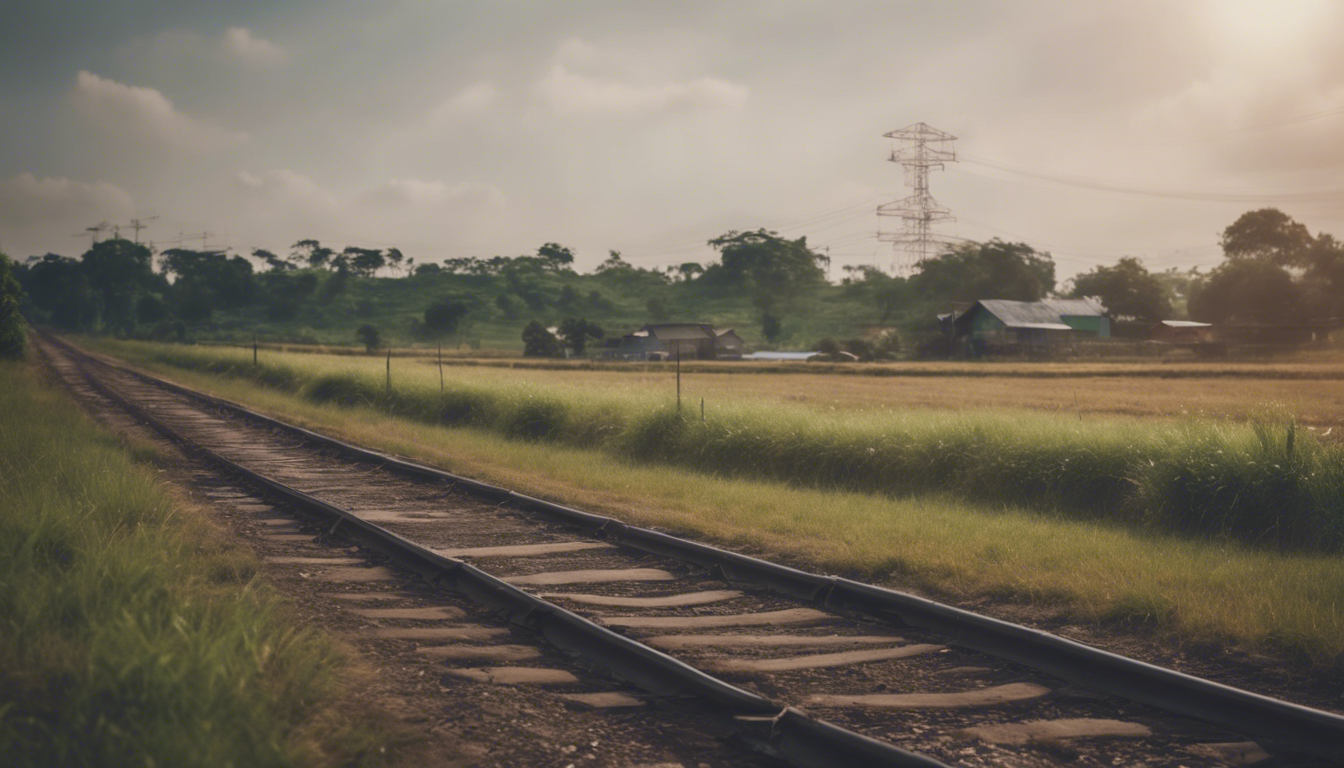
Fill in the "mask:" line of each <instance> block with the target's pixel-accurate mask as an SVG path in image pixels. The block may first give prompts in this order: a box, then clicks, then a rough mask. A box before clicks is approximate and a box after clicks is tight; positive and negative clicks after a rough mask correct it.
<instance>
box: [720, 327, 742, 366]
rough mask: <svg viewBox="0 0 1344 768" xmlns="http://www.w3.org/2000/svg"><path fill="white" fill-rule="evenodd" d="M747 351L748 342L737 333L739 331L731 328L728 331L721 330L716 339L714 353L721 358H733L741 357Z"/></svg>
mask: <svg viewBox="0 0 1344 768" xmlns="http://www.w3.org/2000/svg"><path fill="white" fill-rule="evenodd" d="M745 351H746V342H744V341H742V337H741V336H738V335H737V331H734V330H733V329H732V328H729V329H728V330H726V331H719V333H718V336H717V337H716V338H715V339H714V355H715V357H718V358H720V359H722V358H729V359H733V360H737V359H740V358H741V357H742V353H743V352H745Z"/></svg>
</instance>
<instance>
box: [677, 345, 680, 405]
mask: <svg viewBox="0 0 1344 768" xmlns="http://www.w3.org/2000/svg"><path fill="white" fill-rule="evenodd" d="M677 413H681V342H680V341H678V342H677Z"/></svg>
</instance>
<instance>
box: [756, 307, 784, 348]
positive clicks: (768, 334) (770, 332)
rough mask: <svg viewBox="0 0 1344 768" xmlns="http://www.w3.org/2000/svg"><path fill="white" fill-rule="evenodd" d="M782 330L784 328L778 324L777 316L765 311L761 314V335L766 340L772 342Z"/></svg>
mask: <svg viewBox="0 0 1344 768" xmlns="http://www.w3.org/2000/svg"><path fill="white" fill-rule="evenodd" d="M783 330H784V328H783V326H782V325H780V322H779V318H778V317H777V316H775V315H774V314H773V313H770V312H766V313H765V314H763V315H761V335H762V336H764V337H765V340H766V341H769V342H774V340H775V339H778V338H779V334H780V332H782V331H783Z"/></svg>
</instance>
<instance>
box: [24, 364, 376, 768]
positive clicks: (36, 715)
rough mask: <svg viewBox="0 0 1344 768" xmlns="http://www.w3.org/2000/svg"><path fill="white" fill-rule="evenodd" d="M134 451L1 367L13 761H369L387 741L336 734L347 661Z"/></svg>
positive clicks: (352, 728)
mask: <svg viewBox="0 0 1344 768" xmlns="http://www.w3.org/2000/svg"><path fill="white" fill-rule="evenodd" d="M136 450H137V453H136V454H135V456H133V455H131V454H128V453H127V452H126V451H125V449H124V447H123V446H122V445H120V444H119V443H117V442H116V441H115V440H114V438H113V437H112V436H111V435H109V434H108V433H106V432H104V431H102V430H100V429H99V428H97V427H96V426H95V425H94V424H93V423H92V422H91V421H89V420H88V419H86V418H85V417H84V416H83V415H82V414H81V413H80V411H79V410H78V409H77V408H74V407H72V404H71V402H70V401H69V399H68V398H67V397H65V396H64V395H63V394H60V393H57V392H55V391H54V390H53V389H52V388H50V387H46V386H44V385H43V384H42V383H41V382H40V379H39V376H38V374H37V373H36V371H35V370H34V369H33V368H32V367H31V366H30V365H27V364H23V363H7V362H0V478H3V479H4V480H3V482H0V510H4V512H3V514H0V754H4V755H6V756H7V757H6V758H5V763H6V764H7V765H13V766H51V765H87V766H103V765H105V766H114V765H116V766H122V765H148V766H152V765H161V766H195V765H199V766H207V765H209V766H221V765H237V766H242V765H258V766H263V765H265V766H269V765H333V764H350V763H359V762H360V761H361V760H362V758H360V754H361V753H362V752H363V751H364V750H365V749H367V748H370V747H374V746H376V744H377V741H376V739H380V738H383V737H384V736H385V735H384V734H378V733H376V732H375V731H374V726H372V725H368V724H364V723H361V722H355V723H349V722H341V721H342V720H344V719H345V717H346V715H347V714H348V713H346V712H344V711H343V709H342V707H344V706H345V705H344V704H342V703H341V702H342V701H343V698H344V696H345V690H346V689H345V685H346V683H345V682H343V680H344V679H345V677H344V676H345V675H346V670H347V662H346V661H345V659H344V657H343V655H342V653H341V652H340V651H339V649H337V648H336V647H335V646H333V645H332V644H331V643H330V642H328V641H326V640H325V639H323V638H322V637H319V636H317V635H316V634H313V633H311V632H309V631H307V630H304V629H300V628H298V626H297V624H296V622H295V620H294V619H293V618H292V617H291V616H290V615H289V614H288V612H287V608H286V606H285V604H284V603H283V601H282V600H281V599H280V598H279V597H278V596H277V595H276V594H274V593H273V592H272V591H271V590H270V589H269V588H268V587H267V586H266V585H265V584H264V583H263V582H262V581H261V580H260V579H259V578H258V577H257V567H258V564H257V562H256V560H255V558H254V557H253V556H252V554H251V553H250V552H249V551H247V550H244V549H240V548H238V547H236V546H235V545H232V544H230V543H229V542H228V541H226V540H225V538H224V536H223V534H222V533H221V532H219V531H218V530H216V529H215V528H214V527H212V526H211V525H210V524H208V523H207V522H205V520H204V518H203V517H202V516H201V515H199V514H198V513H197V512H196V511H195V510H192V509H190V508H186V507H184V506H183V505H182V503H181V502H180V501H179V500H175V499H174V498H173V497H171V496H170V495H169V494H168V493H167V492H166V491H165V489H164V487H163V486H162V485H161V483H160V482H159V481H158V480H157V479H156V473H155V471H154V469H153V468H152V467H151V466H147V465H146V462H147V461H148V459H149V458H151V457H152V449H148V448H139V449H136ZM375 751H376V750H375Z"/></svg>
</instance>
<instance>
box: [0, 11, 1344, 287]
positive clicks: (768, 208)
mask: <svg viewBox="0 0 1344 768" xmlns="http://www.w3.org/2000/svg"><path fill="white" fill-rule="evenodd" d="M0 19H3V21H4V25H3V31H0V41H2V42H3V46H0V71H2V72H3V73H4V77H3V80H0V109H3V112H4V114H6V115H7V116H9V118H10V119H9V120H7V121H6V122H5V123H4V125H3V127H0V137H3V143H4V147H5V151H4V154H3V156H2V157H0V249H3V250H4V251H6V252H7V253H9V254H10V255H11V256H12V257H14V258H17V259H20V260H22V259H24V258H26V257H28V256H31V255H36V254H42V253H46V252H55V253H61V254H65V255H77V254H79V253H81V252H82V251H83V250H85V249H86V248H87V247H88V237H87V235H81V236H76V235H77V234H78V233H79V232H81V231H82V230H83V228H84V227H87V226H90V225H92V224H96V223H97V222H99V221H101V220H104V219H105V220H107V221H110V222H113V223H115V224H119V225H122V227H123V229H122V233H123V235H126V236H129V235H130V234H131V232H130V230H129V229H128V228H127V227H126V225H127V224H128V223H129V221H130V220H131V219H132V218H133V217H139V218H141V219H148V218H149V217H151V216H157V217H158V218H157V219H155V220H153V221H151V222H149V224H150V226H149V227H148V228H147V229H145V230H144V231H143V232H142V233H141V234H140V237H141V238H142V239H144V240H148V241H152V242H154V243H155V244H156V245H157V246H159V247H161V248H162V247H171V246H172V245H174V244H177V243H178V242H181V244H183V245H185V246H187V247H193V246H196V245H199V244H200V243H201V242H202V240H201V238H200V233H202V232H210V233H213V235H212V236H211V237H210V238H209V239H208V240H207V242H208V243H209V245H211V246H212V247H219V246H229V247H231V248H233V249H234V250H237V251H241V252H246V251H248V250H250V249H251V248H254V247H261V248H267V249H270V250H274V251H277V252H284V251H287V250H288V246H289V245H290V244H291V243H293V242H294V241H296V240H299V239H302V238H314V239H318V240H321V241H322V242H323V243H324V244H327V245H332V246H336V247H342V246H345V245H359V246H367V247H398V248H400V249H401V250H402V251H404V252H405V253H406V254H407V255H409V256H413V257H414V258H415V259H416V260H417V261H418V262H422V263H423V262H427V261H439V260H442V259H445V258H453V257H463V256H482V257H489V256H493V255H496V254H499V255H518V254H522V253H530V252H533V251H535V249H536V247H537V246H538V245H540V244H541V243H543V242H546V241H556V242H560V243H562V244H565V245H567V246H570V247H571V248H573V249H574V251H575V252H576V254H577V256H578V263H577V265H576V266H578V267H579V268H580V269H585V270H586V269H591V268H592V267H593V266H594V265H596V264H597V263H598V262H600V261H601V260H602V259H604V258H605V257H606V255H607V251H608V250H609V249H615V250H619V251H621V252H622V254H623V256H624V258H625V259H626V260H627V261H629V262H631V263H633V264H636V265H638V266H643V267H653V266H664V265H670V264H676V263H680V262H684V261H708V260H711V259H713V258H714V256H713V254H712V251H711V250H710V249H709V248H708V247H707V246H706V245H705V241H706V240H708V239H710V238H712V237H715V236H718V235H720V234H723V233H724V232H725V231H727V230H729V229H755V228H758V227H765V228H769V229H775V230H778V231H780V232H781V233H782V234H785V235H787V236H790V237H799V236H803V235H806V236H807V237H808V240H809V243H810V244H812V245H813V246H814V247H817V248H819V249H829V252H830V254H831V256H832V257H833V260H834V266H835V271H834V275H835V276H836V277H838V276H839V275H840V274H842V273H841V272H840V268H841V267H843V266H845V265H857V264H877V265H879V266H881V267H883V268H887V267H890V265H891V263H892V260H893V256H892V251H891V247H890V246H889V245H887V244H884V243H879V242H877V241H876V239H875V237H874V233H875V232H876V231H877V229H878V226H879V221H878V218H877V216H876V215H875V214H874V211H873V209H874V208H875V207H876V206H877V205H878V204H879V203H882V202H887V201H890V200H893V199H896V198H899V197H903V196H905V194H907V192H906V188H905V187H904V185H903V180H902V174H901V169H900V168H899V167H898V166H896V165H893V164H891V163H889V162H886V159H885V158H886V156H887V154H888V152H889V151H890V148H891V146H890V142H889V141H888V140H887V139H884V138H882V134H883V133H885V132H887V131H890V130H893V129H896V128H900V127H903V126H905V125H907V124H910V123H914V122H917V121H922V122H926V123H928V124H930V125H932V126H934V127H936V128H939V129H941V130H944V131H947V132H949V133H952V134H954V135H956V136H958V137H959V140H958V141H957V143H956V145H955V148H956V150H957V152H958V154H959V156H960V162H958V163H956V164H954V165H951V166H949V167H948V168H947V170H945V171H941V172H935V173H934V174H933V176H932V183H931V187H932V191H933V194H934V195H935V196H936V197H937V198H938V200H939V202H941V203H942V204H943V205H944V206H946V207H948V208H950V209H951V210H952V212H953V215H954V216H956V221H955V222H951V223H948V224H946V225H943V226H942V227H940V231H941V232H943V233H946V234H948V235H951V236H955V237H961V238H968V239H973V240H985V239H989V238H991V237H1002V238H1004V239H1008V240H1013V241H1022V242H1026V243H1028V244H1030V245H1032V246H1033V247H1035V248H1037V249H1039V250H1043V251H1048V252H1050V253H1051V254H1052V255H1053V256H1054V258H1055V259H1056V261H1057V263H1058V265H1059V273H1060V276H1061V278H1064V277H1067V276H1070V275H1072V274H1074V273H1076V272H1079V271H1084V270H1087V269H1090V268H1091V267H1093V266H1095V265H1098V264H1111V263H1114V262H1115V261H1116V259H1118V258H1119V257H1121V256H1125V255H1132V256H1137V257H1140V258H1142V259H1143V260H1144V262H1145V263H1146V264H1147V266H1148V267H1149V268H1150V269H1153V270H1161V269H1166V268H1168V267H1179V268H1182V269H1184V268H1188V267H1191V266H1200V267H1211V266H1214V265H1216V264H1217V263H1218V262H1219V261H1220V260H1221V252H1220V250H1219V248H1218V233H1219V231H1220V230H1221V229H1222V228H1223V227H1225V226H1227V225H1228V224H1230V223H1231V222H1232V221H1234V220H1235V219H1236V218H1237V216H1239V215H1240V214H1241V213H1243V212H1245V211H1247V210H1251V209H1254V208H1260V207H1265V206H1270V205H1273V206H1276V207H1279V208H1280V209H1282V210H1283V211H1285V212H1286V213H1288V214H1289V215H1291V216H1293V217H1294V218H1296V219H1297V220H1299V221H1301V222H1302V223H1304V224H1306V225H1307V226H1308V227H1309V228H1310V229H1311V231H1312V232H1313V233H1315V232H1320V231H1326V232H1333V233H1334V234H1337V235H1344V208H1342V207H1341V206H1340V205H1339V203H1340V202H1341V200H1344V184H1342V183H1340V181H1339V178H1340V173H1339V172H1340V169H1341V165H1344V142H1341V141H1340V140H1339V132H1340V130H1339V129H1340V127H1341V125H1344V50H1341V49H1340V47H1339V46H1338V44H1337V42H1336V38H1337V37H1338V35H1337V33H1338V32H1339V31H1340V29H1341V22H1344V5H1340V4H1338V3H1331V2H1295V3H1292V4H1283V3H1273V2H1249V1H1248V2H1213V1H1209V2H1180V3H1172V2H1127V3H1114V4H1106V5H1099V4H1077V3H1067V2H1018V3H998V2H993V3H990V2H984V3H959V4H943V3H938V4H934V3H920V4H908V5H903V6H897V5H893V4H891V3H877V2H847V3H838V4H828V5H826V6H822V5H820V4H813V3H803V2H776V3H771V4H768V5H766V6H765V7H764V9H762V8H759V7H756V6H751V5H748V4H745V3H696V2H692V3H680V4H675V5H664V4H656V3H636V2H583V3H571V4H558V3H557V4H541V3H524V2H501V3H489V4H467V3H455V4H448V5H443V6H436V7H433V8H427V7H422V5H421V4H415V3H385V4H379V5H378V6H376V7H375V6H363V5H361V6H358V7H341V8H334V7H333V6H331V5H318V4H317V3H314V2H298V3H287V4H284V5H283V6H273V5H271V4H229V5H228V6H221V5H219V4H206V3H200V2H191V3H172V4H167V3H130V2H112V3H100V4H94V5H88V6H86V5H84V4H75V3H69V2H50V3H41V4H37V3H19V4H17V6H10V7H7V8H6V9H5V10H3V11H0ZM886 224H887V226H889V227H892V226H894V222H886Z"/></svg>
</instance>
